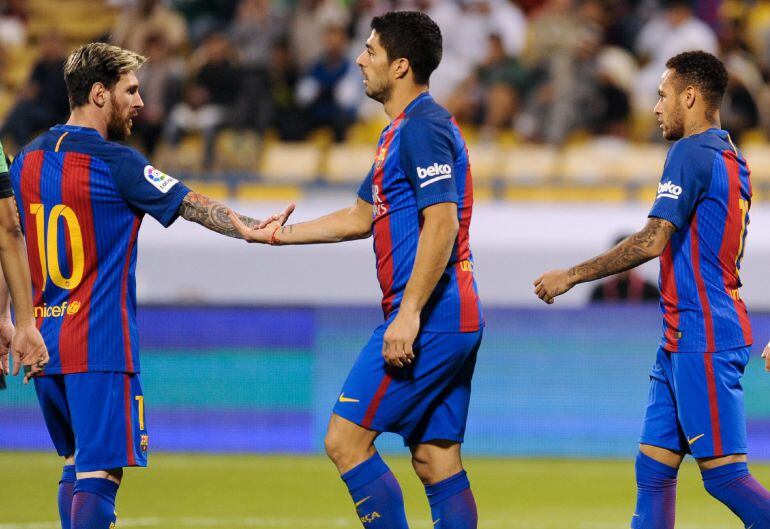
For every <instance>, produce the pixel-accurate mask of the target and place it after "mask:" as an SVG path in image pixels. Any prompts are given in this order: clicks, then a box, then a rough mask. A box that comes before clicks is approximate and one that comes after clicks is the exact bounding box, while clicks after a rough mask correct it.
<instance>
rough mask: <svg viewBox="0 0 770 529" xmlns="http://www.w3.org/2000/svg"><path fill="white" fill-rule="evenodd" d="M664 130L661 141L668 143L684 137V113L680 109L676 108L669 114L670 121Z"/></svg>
mask: <svg viewBox="0 0 770 529" xmlns="http://www.w3.org/2000/svg"><path fill="white" fill-rule="evenodd" d="M666 129H667V130H666V131H664V132H663V139H666V140H668V141H677V140H679V139H681V138H682V137H683V136H684V112H682V109H681V108H679V107H677V108H676V110H675V111H674V112H673V113H672V114H671V121H670V122H669V126H668V127H666Z"/></svg>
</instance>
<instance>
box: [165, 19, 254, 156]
mask: <svg viewBox="0 0 770 529" xmlns="http://www.w3.org/2000/svg"><path fill="white" fill-rule="evenodd" d="M196 55H198V57H199V60H200V63H201V66H200V68H199V69H198V71H197V73H196V74H195V76H194V78H193V80H192V83H190V84H189V85H188V86H187V88H186V89H185V91H184V98H183V101H182V102H181V103H179V104H178V105H176V106H175V107H174V109H173V110H172V111H171V115H170V116H169V119H168V123H167V128H166V131H165V135H166V139H167V141H168V142H169V143H170V144H171V145H177V144H178V143H179V140H180V139H181V136H182V134H184V133H187V132H193V131H200V132H202V133H203V140H204V158H203V167H204V169H210V168H211V167H212V166H213V163H214V142H215V140H216V134H217V132H218V131H219V130H220V129H221V128H222V127H224V126H225V125H226V124H227V123H228V120H229V118H230V110H231V107H232V105H233V104H234V102H235V99H236V97H237V95H238V93H239V91H240V87H241V71H240V68H239V66H238V65H237V63H236V62H235V61H234V60H233V58H232V50H231V48H230V43H229V42H228V40H227V38H226V37H225V36H224V34H222V33H212V34H211V35H210V36H209V37H207V38H206V40H204V41H203V44H202V46H201V49H200V50H199V51H198V52H196Z"/></svg>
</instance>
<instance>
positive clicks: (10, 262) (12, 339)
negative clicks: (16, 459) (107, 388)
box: [0, 145, 48, 389]
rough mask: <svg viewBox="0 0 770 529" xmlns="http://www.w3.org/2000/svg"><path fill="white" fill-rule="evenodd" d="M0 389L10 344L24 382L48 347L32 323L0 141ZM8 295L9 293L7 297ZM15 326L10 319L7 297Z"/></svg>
mask: <svg viewBox="0 0 770 529" xmlns="http://www.w3.org/2000/svg"><path fill="white" fill-rule="evenodd" d="M0 262H2V272H3V273H2V274H0V389H4V388H5V376H6V375H8V374H10V366H9V364H8V353H9V352H10V350H11V348H13V374H14V375H18V374H19V371H20V369H21V367H22V366H26V367H27V372H26V373H25V375H24V383H25V384H26V383H27V382H29V380H30V377H33V376H35V375H36V374H37V373H39V372H40V371H42V370H43V367H45V365H46V363H47V362H48V349H47V348H46V347H45V343H43V337H42V336H41V335H40V331H38V329H37V326H36V325H35V316H34V314H33V308H32V287H31V284H30V278H29V265H28V264H27V250H26V248H25V246H24V237H23V235H22V232H21V227H20V226H19V216H18V215H17V213H16V201H15V200H14V198H13V187H12V186H11V179H10V177H9V175H8V163H7V162H6V158H5V153H4V151H3V147H2V145H0ZM9 296H10V297H9ZM11 298H13V310H14V313H15V318H16V328H15V329H14V324H13V321H11V307H10V301H11Z"/></svg>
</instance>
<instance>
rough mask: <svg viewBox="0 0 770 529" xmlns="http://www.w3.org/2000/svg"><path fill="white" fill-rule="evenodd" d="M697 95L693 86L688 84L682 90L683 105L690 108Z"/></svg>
mask: <svg viewBox="0 0 770 529" xmlns="http://www.w3.org/2000/svg"><path fill="white" fill-rule="evenodd" d="M698 95H699V94H698V92H697V90H695V87H694V86H692V85H689V86H687V88H685V89H684V90H682V99H683V100H684V104H685V106H686V107H687V108H692V107H693V105H694V104H695V99H696V98H697V96H698Z"/></svg>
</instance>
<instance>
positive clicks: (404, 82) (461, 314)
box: [231, 12, 483, 529]
mask: <svg viewBox="0 0 770 529" xmlns="http://www.w3.org/2000/svg"><path fill="white" fill-rule="evenodd" d="M371 27H372V30H373V31H372V34H371V36H370V37H369V39H368V40H367V42H366V49H365V51H364V52H363V53H361V55H359V57H358V59H357V63H358V65H359V67H360V68H361V71H362V73H363V77H364V87H365V90H366V94H367V95H368V96H369V97H371V98H372V99H375V100H376V101H379V102H381V103H382V105H383V107H384V109H385V112H386V113H387V115H388V116H389V117H390V119H391V120H392V121H391V122H390V124H389V125H388V126H387V127H386V128H385V130H384V131H383V133H382V135H381V137H380V141H379V145H378V147H377V153H376V157H375V161H374V164H373V165H372V168H371V170H370V172H369V174H368V175H367V176H366V178H365V180H364V182H363V183H362V184H361V187H360V189H359V192H358V199H357V200H356V203H355V204H354V205H353V206H351V207H350V208H347V209H343V210H340V211H337V212H334V213H330V214H329V215H326V216H324V217H321V218H318V219H315V220H312V221H309V222H304V223H301V224H295V225H291V226H285V227H281V226H279V225H278V224H271V225H270V226H268V227H267V228H266V229H261V230H252V229H249V228H248V227H247V226H245V225H244V224H243V223H241V222H240V221H239V220H238V219H237V218H236V217H235V216H231V218H232V220H233V223H234V224H235V226H236V228H238V229H239V231H240V232H241V233H242V234H243V235H244V238H245V239H246V240H248V241H251V242H261V243H269V244H274V245H284V244H312V243H330V242H341V241H346V240H353V239H362V238H366V237H369V236H370V235H372V234H373V235H374V252H375V255H376V259H377V276H378V278H379V282H380V286H381V287H382V293H383V300H382V307H383V311H384V313H385V323H383V324H382V325H381V326H380V327H378V328H377V329H376V330H375V331H374V333H373V334H372V337H371V339H370V340H369V342H368V343H367V344H366V346H364V348H363V350H362V351H361V353H360V355H359V357H358V359H357V360H356V362H355V364H354V365H353V368H352V370H351V371H350V374H349V376H348V378H347V380H346V381H345V383H344V385H343V387H342V391H341V392H340V394H339V398H338V400H337V403H336V405H335V406H334V412H333V415H332V418H331V420H330V422H329V427H328V431H327V434H326V451H327V453H328V455H329V457H330V458H331V459H332V461H333V462H334V464H335V465H336V466H337V469H338V470H339V472H340V474H341V476H342V479H343V480H344V481H345V483H346V485H347V487H348V489H349V491H350V494H351V496H352V498H353V502H354V503H355V507H356V510H357V513H358V516H359V518H360V519H361V522H362V523H363V524H364V526H365V527H367V528H373V529H374V528H388V529H401V528H406V527H407V521H406V515H405V513H404V501H403V497H402V494H401V489H400V487H399V484H398V482H397V481H396V479H395V478H394V476H393V474H392V473H391V471H390V470H389V469H388V467H387V465H386V464H385V463H384V462H383V460H382V459H381V458H380V455H379V454H378V453H377V451H376V449H375V447H374V441H375V439H376V438H377V436H378V435H379V434H380V433H381V432H396V433H398V434H400V435H401V436H402V437H403V438H404V442H405V444H406V445H407V446H409V448H410V450H411V452H412V463H413V465H414V469H415V471H416V472H417V475H418V476H419V477H420V479H421V480H422V482H423V483H424V484H425V491H426V493H427V495H428V500H429V502H430V506H431V511H432V514H433V520H434V527H436V528H437V529H449V528H452V529H460V528H462V529H465V528H475V527H476V523H477V514H476V504H475V501H474V499H473V494H472V493H471V490H470V484H469V482H468V478H467V476H466V473H465V471H464V470H463V466H462V461H461V459H460V443H462V441H463V435H464V432H465V422H466V417H467V414H468V402H469V398H470V389H471V377H472V375H473V370H474V366H475V362H476V352H477V350H478V348H479V345H480V343H481V333H482V327H483V318H482V314H481V307H480V304H479V299H478V295H477V293H476V285H475V281H474V278H473V260H472V256H471V251H470V247H469V242H468V229H469V226H470V221H471V209H472V204H473V184H472V180H471V173H470V166H469V163H468V154H467V151H466V148H465V142H464V140H463V138H462V136H461V134H460V131H459V129H458V128H457V125H456V124H455V122H454V120H453V119H452V116H451V115H450V114H449V113H448V112H447V111H446V110H444V109H443V108H442V107H441V106H439V105H438V104H437V103H436V102H435V101H434V100H433V98H432V97H431V96H430V94H429V93H428V79H429V77H430V74H431V73H432V72H433V70H435V69H436V67H437V66H438V64H439V62H440V60H441V51H442V41H441V32H440V30H439V28H438V26H437V25H436V24H435V23H434V22H433V21H432V20H431V19H430V18H429V17H428V16H427V15H425V14H423V13H418V12H391V13H386V14H384V15H382V16H379V17H376V18H374V19H373V21H372V23H371Z"/></svg>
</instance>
